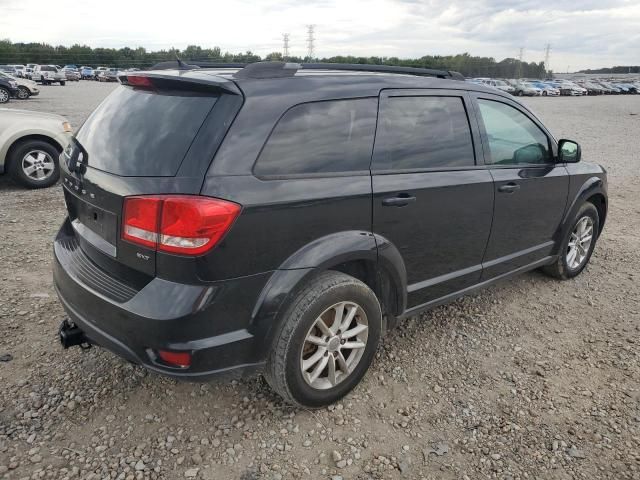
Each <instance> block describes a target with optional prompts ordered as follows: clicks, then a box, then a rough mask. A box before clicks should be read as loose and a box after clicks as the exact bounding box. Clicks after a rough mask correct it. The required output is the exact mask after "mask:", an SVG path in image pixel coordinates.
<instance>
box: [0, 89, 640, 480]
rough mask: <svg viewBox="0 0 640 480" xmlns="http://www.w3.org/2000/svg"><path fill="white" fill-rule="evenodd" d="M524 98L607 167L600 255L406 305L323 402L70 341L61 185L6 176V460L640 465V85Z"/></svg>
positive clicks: (328, 467) (318, 471) (160, 466)
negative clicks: (609, 92) (556, 276)
mask: <svg viewBox="0 0 640 480" xmlns="http://www.w3.org/2000/svg"><path fill="white" fill-rule="evenodd" d="M112 88H114V86H113V85H110V84H99V83H97V82H80V83H79V84H77V83H71V84H67V85H66V86H65V87H59V86H50V87H42V93H41V96H40V98H34V99H31V100H29V101H27V102H18V101H13V102H11V103H10V104H9V108H17V107H21V108H30V109H34V110H44V111H53V112H56V113H60V114H62V115H65V116H66V117H67V118H68V119H69V120H70V121H71V122H72V124H73V125H74V126H76V127H77V126H78V125H80V124H81V122H82V121H83V120H84V118H86V116H87V115H88V113H89V112H90V111H91V109H92V108H94V107H95V106H96V105H97V103H98V102H99V101H100V100H101V99H102V98H103V97H104V96H105V95H106V94H107V93H108V92H109V91H111V89H112ZM525 102H526V103H527V104H529V105H531V106H532V108H533V109H534V110H535V111H536V112H537V113H538V114H539V115H540V116H541V117H542V119H543V120H544V121H545V122H546V123H547V125H548V126H549V127H550V128H551V129H552V130H553V131H554V132H555V133H556V134H557V136H558V138H561V137H568V138H572V139H575V140H578V141H579V142H580V143H581V144H582V147H583V157H584V158H585V159H589V160H593V161H597V162H600V163H602V164H603V165H605V167H606V168H607V169H608V171H609V175H610V176H609V179H610V184H609V189H610V192H609V193H610V215H609V218H608V221H607V225H606V228H605V232H604V235H603V237H601V239H600V241H599V243H598V245H597V247H596V250H595V254H594V256H593V258H592V260H591V264H590V266H589V267H588V268H587V270H586V271H585V272H584V273H583V274H582V275H581V276H580V277H578V278H577V279H576V280H573V281H568V282H557V281H554V280H551V279H549V278H547V277H545V276H543V275H542V274H540V273H537V272H533V273H530V274H526V275H524V276H522V277H519V278H518V279H516V280H513V281H510V282H508V283H506V284H502V285H497V286H494V287H492V288H490V289H488V290H486V291H484V292H482V293H480V294H477V295H474V296H470V297H467V298H464V299H461V300H459V301H457V302H456V303H454V304H452V305H449V306H445V307H441V308H437V309H435V310H433V311H431V312H428V313H426V314H424V315H422V316H420V317H416V318H411V319H409V320H407V321H406V322H404V323H403V324H402V325H401V326H400V327H399V328H398V329H396V330H394V331H393V332H392V333H391V334H389V335H388V336H387V337H386V338H385V339H384V342H383V345H381V347H380V349H379V352H378V356H377V359H376V361H375V363H374V365H373V366H372V368H371V370H370V371H369V373H368V374H367V376H366V377H365V379H364V381H363V382H362V383H361V385H360V386H359V387H358V388H356V390H355V391H354V392H353V393H352V394H350V395H349V396H348V397H347V398H346V399H345V400H344V401H343V402H342V403H340V404H337V405H334V406H332V407H329V408H328V409H324V410H319V411H315V412H311V411H307V410H300V409H295V408H291V407H289V406H287V405H285V404H283V403H282V402H281V401H280V400H279V398H278V397H277V396H275V395H274V394H273V393H272V392H271V391H270V390H269V388H268V387H267V386H266V384H265V383H264V381H263V380H262V379H260V378H253V379H247V380H241V381H231V380H229V379H221V380H218V381H215V382H212V383H209V384H189V383H181V382H176V381H174V380H171V379H167V378H163V377H160V376H157V375H153V374H148V373H147V372H146V371H145V370H143V369H141V368H139V367H136V366H132V365H129V364H127V363H125V362H124V361H122V360H120V359H119V358H117V357H115V356H114V355H112V354H111V353H109V352H107V351H104V350H101V349H99V348H93V349H91V350H89V351H86V352H83V351H80V350H79V349H72V350H69V351H63V350H62V348H61V347H60V346H59V344H58V341H57V338H56V330H57V327H58V324H59V322H60V321H61V320H62V319H63V318H64V313H63V310H62V308H61V306H60V305H59V304H58V302H57V299H56V295H55V292H54V289H53V286H52V282H51V273H50V263H51V241H52V238H53V236H54V234H55V232H56V230H57V228H58V226H59V225H60V223H61V222H62V220H63V217H64V214H65V211H64V207H63V200H62V194H61V190H60V187H54V188H50V189H48V190H44V191H27V190H23V189H21V188H19V187H17V186H15V185H13V184H12V183H10V182H9V181H8V179H6V178H4V179H0V204H1V205H2V207H1V208H0V265H2V267H1V269H0V298H1V299H2V300H1V303H0V359H1V360H2V361H0V386H1V387H0V478H5V479H23V478H25V479H26V478H34V479H35V478H55V479H66V478H87V479H89V478H93V479H106V478H112V479H115V478H118V479H143V478H153V479H156V478H166V479H178V478H200V479H227V478H229V479H237V478H239V479H243V480H249V479H258V478H268V479H283V478H310V479H311V478H313V479H316V478H320V479H334V480H337V479H345V480H346V479H368V478H373V479H382V478H384V479H398V478H410V479H414V478H415V479H418V478H424V479H478V478H480V479H482V478H500V479H532V478H537V479H547V478H549V479H569V478H580V479H594V478H610V479H628V478H635V479H637V478H640V365H639V346H640V322H639V321H640V273H639V271H640V173H639V172H640V169H639V163H638V156H637V153H636V152H637V142H638V139H639V138H640V96H615V97H585V98H564V97H563V98H536V99H526V100H525ZM7 355H10V357H7ZM3 356H4V357H3ZM6 360H8V361H6Z"/></svg>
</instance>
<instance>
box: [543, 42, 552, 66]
mask: <svg viewBox="0 0 640 480" xmlns="http://www.w3.org/2000/svg"><path fill="white" fill-rule="evenodd" d="M550 55H551V44H550V43H547V48H545V49H544V69H545V73H546V72H550V71H551V68H550V65H549V56H550Z"/></svg>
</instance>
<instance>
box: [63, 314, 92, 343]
mask: <svg viewBox="0 0 640 480" xmlns="http://www.w3.org/2000/svg"><path fill="white" fill-rule="evenodd" d="M58 336H59V338H60V344H61V345H62V346H63V347H64V348H65V349H67V348H69V347H74V346H76V345H79V346H80V348H82V349H87V348H91V342H90V341H89V339H88V338H87V337H86V336H85V334H84V332H83V331H82V330H80V328H79V327H78V326H77V325H75V324H74V323H69V321H68V320H63V321H62V323H61V324H60V328H59V329H58Z"/></svg>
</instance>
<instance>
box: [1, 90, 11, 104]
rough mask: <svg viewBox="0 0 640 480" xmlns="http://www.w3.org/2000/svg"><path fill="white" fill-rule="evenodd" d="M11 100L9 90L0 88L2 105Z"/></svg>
mask: <svg viewBox="0 0 640 480" xmlns="http://www.w3.org/2000/svg"><path fill="white" fill-rule="evenodd" d="M10 98H11V94H9V90H7V89H6V88H4V87H0V103H7V102H8V101H9V99H10Z"/></svg>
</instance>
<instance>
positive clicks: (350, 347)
mask: <svg viewBox="0 0 640 480" xmlns="http://www.w3.org/2000/svg"><path fill="white" fill-rule="evenodd" d="M381 325H382V312H381V309H380V304H379V302H378V299H377V298H376V296H375V294H374V293H373V292H372V291H371V289H370V288H369V287H368V286H367V285H365V284H364V283H362V282H361V281H359V280H357V279H356V278H353V277H351V276H349V275H346V274H344V273H340V272H334V271H327V272H323V273H321V274H320V275H318V276H317V277H315V278H314V279H313V280H311V281H310V282H309V283H308V284H307V285H306V286H305V287H304V288H303V289H302V290H301V291H300V292H299V293H298V294H297V295H296V297H295V299H294V300H293V302H292V303H291V305H290V306H289V308H288V309H287V310H286V312H285V314H284V316H283V318H282V321H281V324H280V326H279V330H278V332H277V333H276V336H275V339H274V345H273V348H272V349H271V352H270V354H269V357H268V359H267V365H266V369H265V377H266V380H267V382H268V383H269V385H271V388H273V389H274V390H275V391H276V392H277V393H279V394H280V395H281V396H282V397H283V398H284V399H285V400H286V401H287V402H289V403H291V404H293V405H298V406H303V407H309V408H319V407H323V406H326V405H329V404H331V403H333V402H336V401H337V400H339V399H341V398H342V397H344V396H345V395H346V394H347V393H349V392H350V391H351V390H352V389H353V388H354V387H355V386H356V385H357V384H358V382H360V380H361V379H362V377H363V376H364V374H365V373H366V371H367V369H368V368H369V365H370V364H371V361H372V360H373V356H374V355H375V352H376V348H377V346H378V341H379V340H380V332H381Z"/></svg>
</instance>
